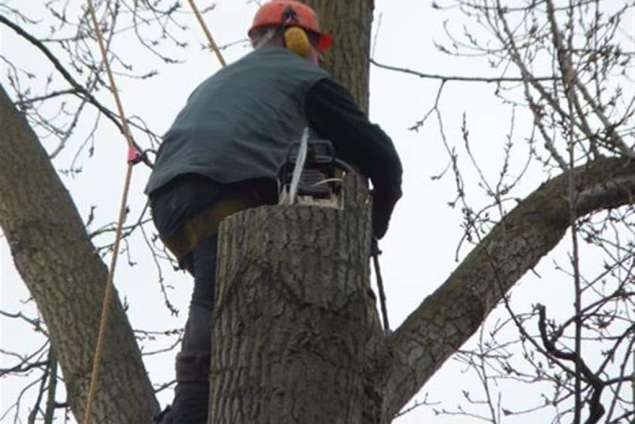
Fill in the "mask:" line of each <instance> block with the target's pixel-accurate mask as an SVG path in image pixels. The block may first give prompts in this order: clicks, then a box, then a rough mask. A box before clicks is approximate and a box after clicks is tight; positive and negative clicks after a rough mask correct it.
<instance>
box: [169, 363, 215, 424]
mask: <svg viewBox="0 0 635 424" xmlns="http://www.w3.org/2000/svg"><path fill="white" fill-rule="evenodd" d="M209 364H210V353H209V352H195V353H194V352H181V353H179V354H178V355H177V356H176V387H175V388H174V402H173V404H172V408H171V410H170V411H169V413H168V414H167V415H169V417H166V419H169V420H171V421H165V423H163V422H161V424H207V407H208V402H209Z"/></svg>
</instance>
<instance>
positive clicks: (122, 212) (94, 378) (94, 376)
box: [83, 0, 141, 424]
mask: <svg viewBox="0 0 635 424" xmlns="http://www.w3.org/2000/svg"><path fill="white" fill-rule="evenodd" d="M87 1H88V11H89V14H90V18H91V21H92V24H93V27H94V30H95V35H96V37H97V41H98V43H99V49H100V51H101V56H102V59H103V62H104V65H105V67H106V73H107V74H108V80H109V82H110V91H112V93H113V96H114V98H115V103H116V104H117V110H118V112H119V117H120V119H121V121H122V128H123V133H124V136H125V137H126V142H127V144H128V157H127V162H128V167H127V170H126V178H125V182H124V188H123V194H122V196H121V206H120V208H119V219H118V221H117V229H116V232H115V242H114V245H113V250H112V252H113V254H112V259H111V262H110V268H109V269H108V277H107V280H106V291H105V293H104V300H103V303H102V307H101V319H100V322H99V333H98V335H97V346H96V347H95V356H94V358H93V367H92V373H91V377H90V389H89V391H88V399H87V401H86V409H85V410H84V419H83V423H84V424H89V422H90V416H91V413H92V406H93V402H94V400H95V395H96V393H97V385H98V381H99V365H100V363H101V356H102V353H103V350H104V339H105V337H104V336H105V333H106V327H107V324H108V315H109V313H110V304H111V302H112V292H113V281H114V276H115V270H116V268H117V258H118V257H119V255H118V254H117V252H119V245H120V243H121V238H122V232H123V231H122V230H123V224H124V221H125V219H126V204H127V203H128V193H129V192H130V182H131V180H132V168H133V166H134V165H135V164H136V163H137V162H138V161H139V160H140V159H141V154H140V153H139V151H138V150H137V149H136V147H135V145H134V142H133V140H132V135H131V132H130V127H129V126H128V120H127V119H126V115H125V113H124V110H123V105H122V102H121V98H120V97H119V92H118V90H117V85H116V84H115V79H114V77H113V74H112V70H111V69H110V63H109V61H108V55H107V51H106V45H105V44H104V38H103V35H102V32H101V29H100V27H99V23H98V22H97V16H96V13H95V6H94V4H93V1H92V0H87Z"/></svg>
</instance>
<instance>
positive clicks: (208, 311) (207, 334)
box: [171, 235, 217, 424]
mask: <svg viewBox="0 0 635 424" xmlns="http://www.w3.org/2000/svg"><path fill="white" fill-rule="evenodd" d="M216 245H217V236H216V235H213V236H211V237H209V238H207V239H205V240H203V241H201V242H200V243H199V244H198V246H197V247H196V249H195V250H194V252H193V257H192V264H193V271H194V291H193V293H192V301H191V303H190V311H189V316H188V319H187V324H186V326H185V334H184V336H183V342H182V345H181V352H180V353H179V354H178V355H177V358H176V380H177V384H176V388H175V389H174V392H175V396H174V404H173V406H172V414H171V415H172V419H173V422H174V424H206V423H207V406H208V402H209V367H210V350H211V345H212V308H213V306H214V285H215V281H216V256H217V254H216V248H217V246H216Z"/></svg>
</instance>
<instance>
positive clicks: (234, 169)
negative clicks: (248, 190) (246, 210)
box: [145, 47, 329, 194]
mask: <svg viewBox="0 0 635 424" xmlns="http://www.w3.org/2000/svg"><path fill="white" fill-rule="evenodd" d="M325 78H329V74H328V73H326V72H325V71H324V70H322V69H320V68H319V67H317V66H315V65H313V64H311V63H310V62H308V61H307V60H305V59H303V58H301V57H299V56H297V55H296V54H295V53H292V52H290V51H288V50H286V49H283V48H277V47H270V48H269V47H267V48H261V49H258V50H255V51H253V52H252V53H250V54H248V55H247V56H245V57H243V58H242V59H240V60H238V61H237V62H235V63H233V64H231V65H229V66H227V67H225V68H223V69H221V70H220V71H219V72H217V73H216V74H214V75H213V76H211V77H210V78H208V79H207V80H205V81H204V82H203V83H202V84H201V85H199V86H198V87H197V88H196V90H194V92H193V93H192V94H191V96H190V97H189V99H188V101H187V104H186V105H185V107H184V108H183V110H182V111H181V112H180V113H179V114H178V116H177V117H176V120H175V121H174V123H173V124H172V127H171V128H170V129H169V130H168V132H167V133H166V134H165V136H164V139H163V143H162V144H161V147H160V148H159V152H158V155H157V160H156V163H155V167H154V170H153V172H152V175H151V176H150V180H149V181H148V185H147V186H146V189H145V192H146V193H147V194H150V193H152V192H153V191H155V190H156V189H158V188H160V187H162V186H163V185H165V184H166V183H168V182H169V181H170V180H172V179H173V178H174V177H176V176H178V175H182V174H189V173H193V174H200V175H203V176H207V177H209V178H211V179H213V180H214V181H217V182H220V183H231V182H236V181H242V180H245V179H250V178H262V177H265V178H276V176H277V173H278V169H279V168H280V166H281V165H282V163H283V162H284V160H285V159H286V157H287V154H288V152H289V148H290V146H291V145H292V144H293V143H298V142H299V141H300V138H301V136H302V131H303V130H304V128H305V127H307V126H308V125H309V124H308V122H307V118H306V116H305V108H304V106H305V97H306V94H307V92H308V91H309V90H310V89H311V87H312V86H313V85H314V84H316V83H317V82H319V81H320V80H322V79H325Z"/></svg>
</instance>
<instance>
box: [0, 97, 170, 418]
mask: <svg viewBox="0 0 635 424" xmlns="http://www.w3.org/2000/svg"><path fill="white" fill-rule="evenodd" d="M0 152H2V154H0V227H1V228H2V230H3V232H4V234H5V235H6V238H7V241H8V242H9V246H10V249H11V254H12V256H13V259H14V261H15V265H16V267H17V269H18V271H19V273H20V275H21V276H22V279H23V280H24V282H25V283H26V285H27V286H28V288H29V291H30V292H31V294H32V295H33V298H34V299H35V301H36V303H37V305H38V308H39V310H40V311H41V313H42V316H43V317H44V320H45V322H46V325H47V328H48V331H49V334H50V336H51V343H52V345H53V348H54V350H55V354H56V357H57V358H58V360H59V363H60V365H61V367H62V370H63V372H64V377H65V381H66V389H67V391H68V394H69V401H70V404H71V408H72V410H73V413H74V414H75V415H76V416H81V415H82V413H83V409H84V402H85V395H86V393H87V391H88V384H89V379H90V370H91V364H92V358H93V353H94V352H93V349H94V346H95V342H96V340H97V329H98V323H99V315H100V310H101V304H102V298H103V293H104V289H105V286H106V274H107V269H106V266H105V265H104V263H103V262H102V261H101V259H100V258H99V256H98V255H97V254H96V253H95V249H94V247H93V245H92V244H91V243H90V240H89V238H88V236H87V234H86V231H85V228H84V225H83V222H82V220H81V218H80V216H79V214H78V213H77V210H76V208H75V205H74V204H73V202H72V199H71V198H70V196H69V194H68V192H67V191H66V189H65V188H64V185H63V184H62V182H61V180H60V179H59V177H58V175H57V174H56V172H55V170H54V169H53V166H52V164H51V162H50V161H49V160H48V157H47V155H46V152H45V150H44V149H43V148H42V146H41V145H40V143H39V142H38V140H37V136H36V135H35V133H34V132H33V130H32V129H31V128H30V127H29V125H28V123H27V121H26V119H25V118H24V116H23V115H22V114H21V113H19V112H18V111H17V109H16V108H15V106H14V104H13V103H12V101H11V99H10V98H9V96H8V95H7V93H6V92H5V91H4V88H3V87H2V85H0ZM115 298H116V296H115ZM112 308H113V309H112V313H111V318H110V324H109V326H108V328H109V329H108V341H107V343H106V348H105V352H104V356H103V361H102V363H103V369H102V371H101V379H100V387H101V388H102V389H101V390H99V393H98V395H97V400H96V403H95V409H94V414H93V420H94V422H108V423H116V424H119V423H120V424H129V423H140V424H143V423H150V422H151V418H152V415H154V414H155V413H156V412H157V411H158V408H159V406H158V403H157V401H156V399H155V397H154V393H153V389H152V385H151V384H150V381H149V379H148V377H147V375H146V372H145V369H144V366H143V363H142V361H141V354H140V352H139V348H138V346H137V342H136V340H135V338H134V334H133V332H132V329H131V327H130V324H129V322H128V319H127V317H126V314H125V312H124V310H123V307H122V305H121V302H120V301H119V299H118V298H116V300H115V301H114V302H113V304H112Z"/></svg>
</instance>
